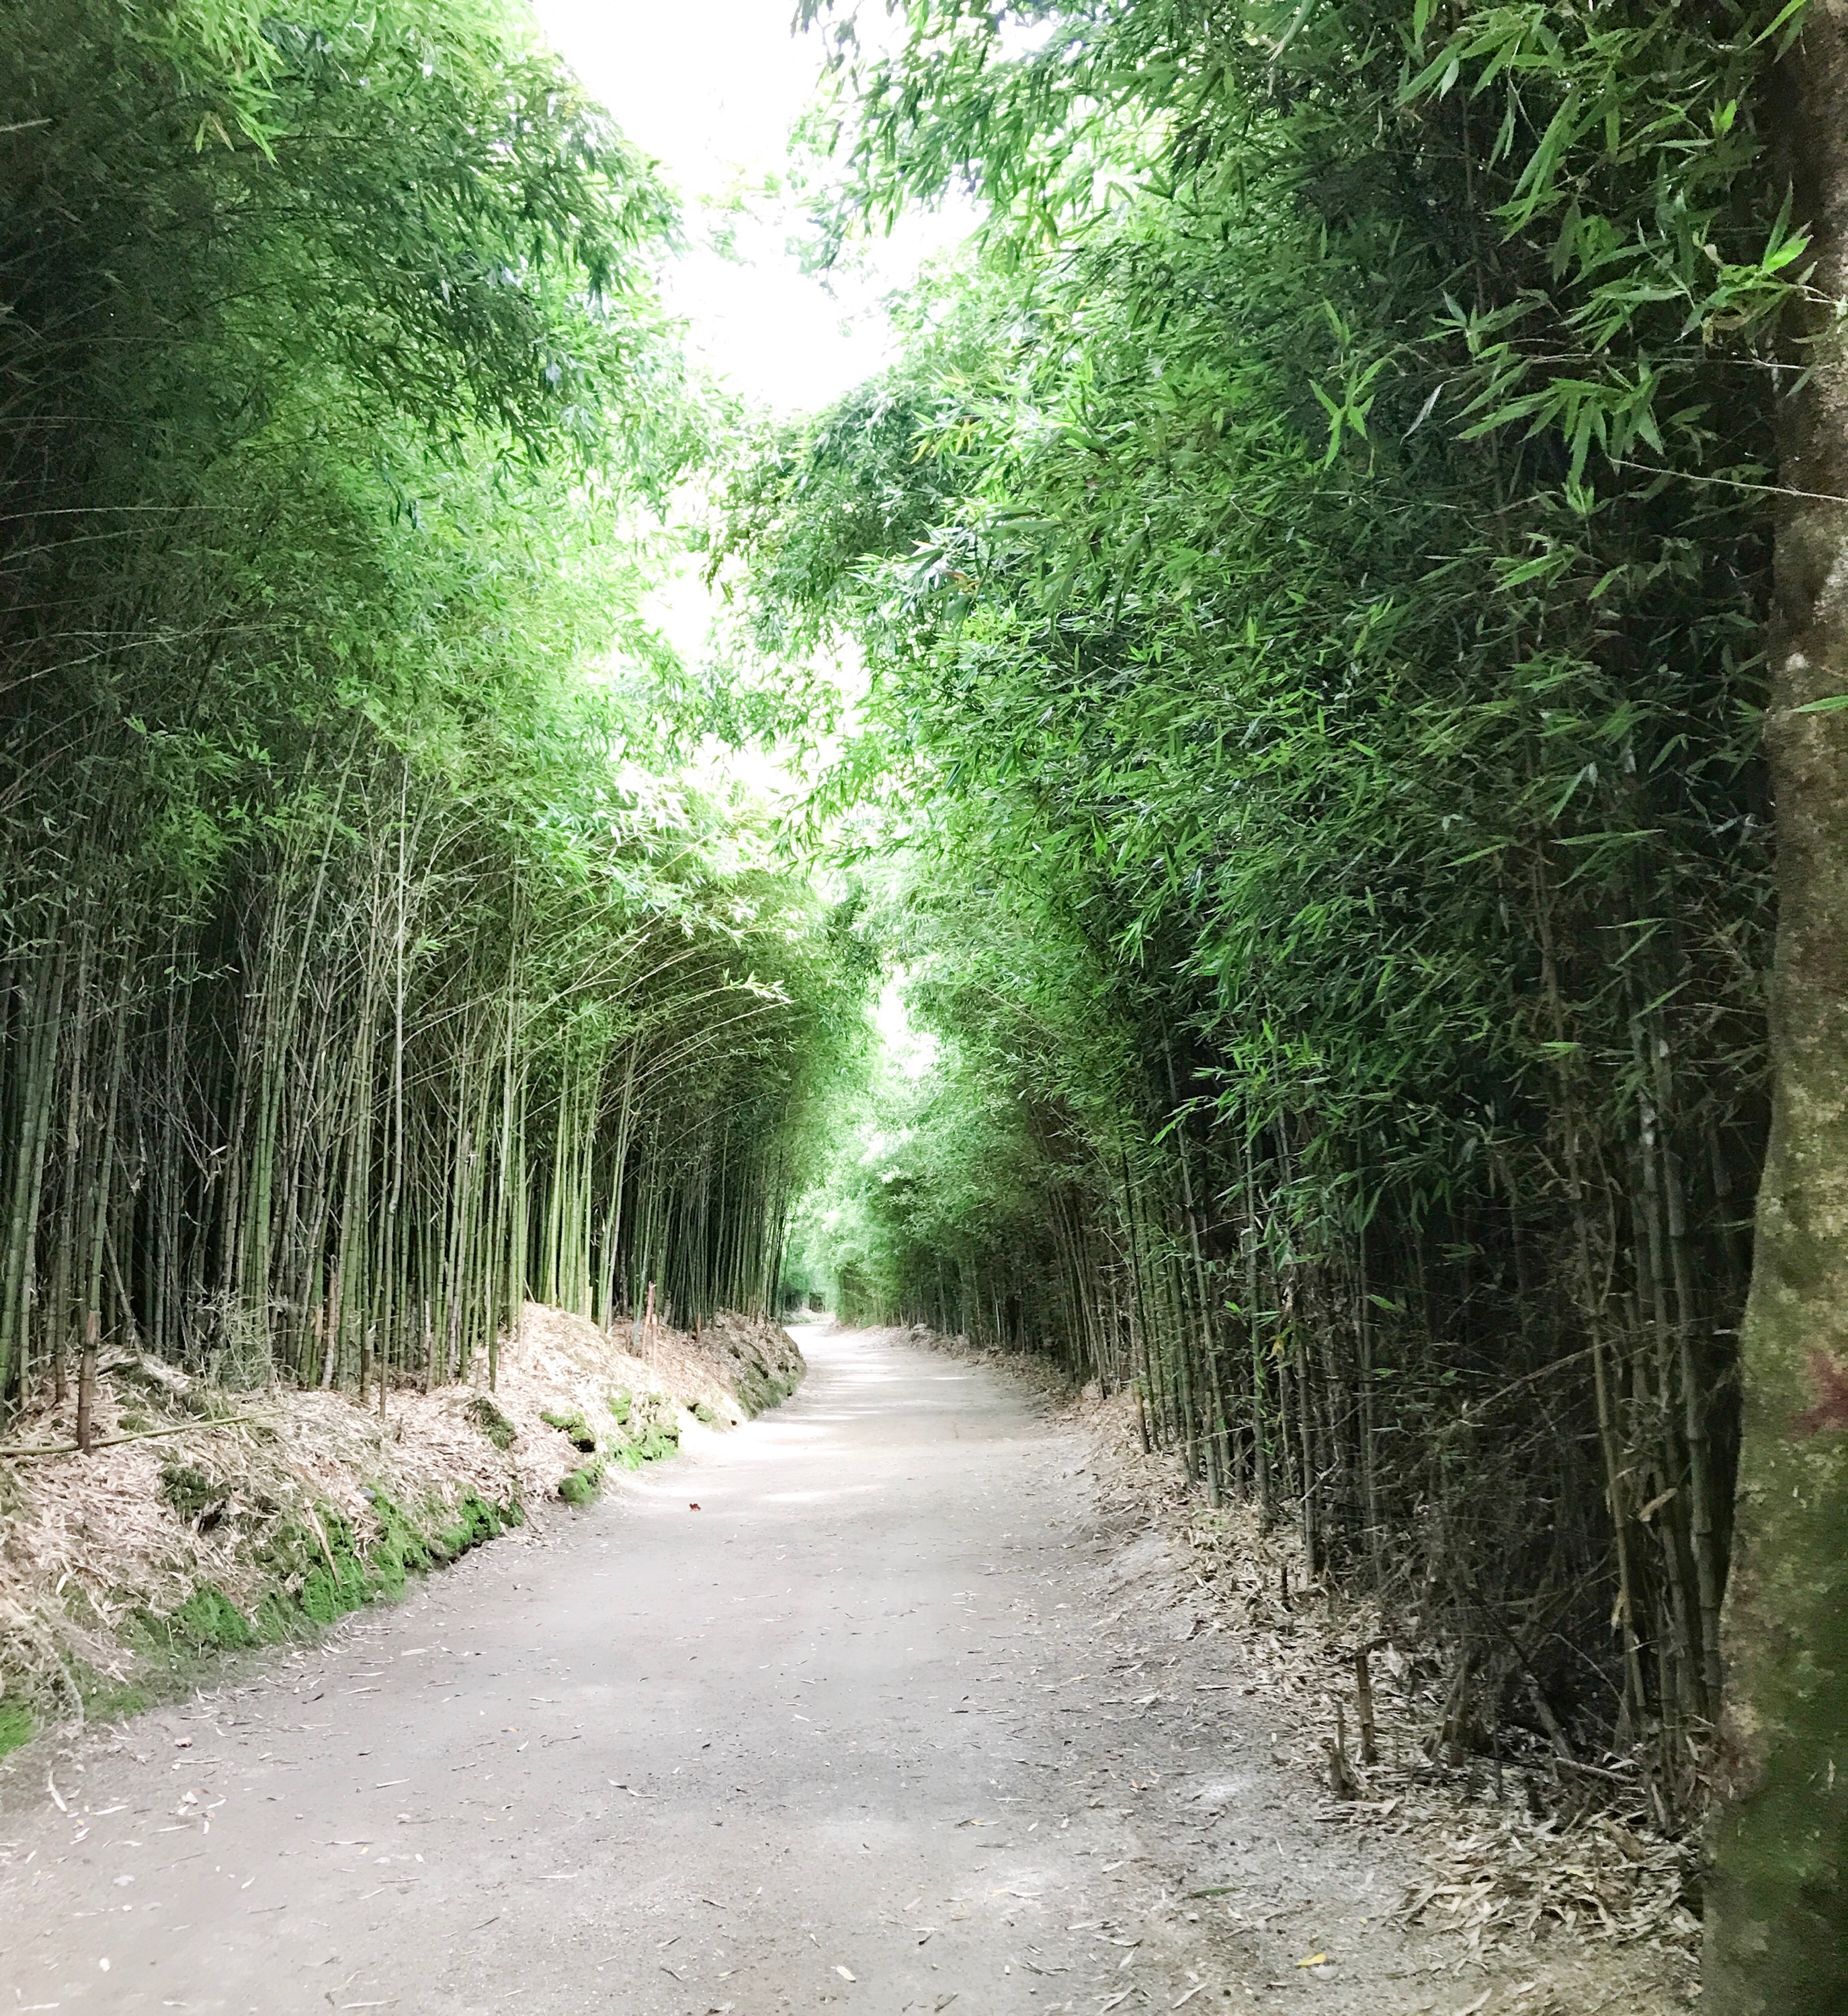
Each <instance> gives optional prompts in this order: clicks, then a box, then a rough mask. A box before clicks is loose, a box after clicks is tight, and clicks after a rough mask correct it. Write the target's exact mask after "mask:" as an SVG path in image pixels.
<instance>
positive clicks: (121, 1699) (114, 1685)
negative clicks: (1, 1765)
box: [0, 1667, 153, 1749]
mask: <svg viewBox="0 0 1848 2016" xmlns="http://www.w3.org/2000/svg"><path fill="white" fill-rule="evenodd" d="M75 1678H76V1680H77V1692H78V1693H79V1694H81V1695H82V1696H83V1702H84V1717H85V1720H86V1721H88V1722H125V1721H127V1719H128V1717H129V1716H130V1715H139V1714H141V1713H142V1711H143V1710H144V1709H146V1708H149V1707H151V1706H152V1705H153V1703H152V1701H150V1699H149V1695H148V1690H147V1689H146V1687H140V1686H138V1685H137V1684H136V1683H135V1682H134V1681H132V1680H114V1679H110V1678H109V1677H108V1676H107V1675H106V1674H103V1673H95V1672H91V1671H90V1670H89V1669H88V1668H87V1667H85V1668H81V1669H79V1670H78V1671H77V1673H76V1675H75ZM4 1748H5V1741H4V1739H0V1749H4Z"/></svg>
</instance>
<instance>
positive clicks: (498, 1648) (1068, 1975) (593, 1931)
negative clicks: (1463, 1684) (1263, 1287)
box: [0, 1332, 1589, 2016]
mask: <svg viewBox="0 0 1848 2016" xmlns="http://www.w3.org/2000/svg"><path fill="white" fill-rule="evenodd" d="M805 1350H806V1352H807V1353H808V1355H809V1359H810V1364H811V1367H812V1369H811V1371H810V1373H809V1380H808V1382H807V1384H805V1386H804V1388H803V1389H802V1391H801V1393H800V1394H799V1395H798V1396H797V1398H796V1399H794V1401H792V1402H790V1403H788V1404H787V1406H784V1407H783V1408H782V1409H780V1411H779V1412H777V1413H775V1414H773V1415H770V1416H769V1417H765V1419H763V1420H761V1421H758V1422H757V1423H755V1424H752V1425H751V1426H750V1427H746V1428H744V1429H743V1430H740V1431H737V1433H735V1434H733V1435H728V1436H725V1437H723V1438H715V1439H714V1440H713V1441H712V1442H711V1443H710V1444H709V1445H707V1446H706V1447H705V1448H704V1449H702V1450H701V1452H699V1453H697V1454H694V1455H692V1456H689V1457H687V1458H686V1459H684V1460H680V1461H677V1462H675V1463H670V1464H668V1465H666V1466H665V1467H661V1468H660V1469H657V1470H655V1471H651V1472H649V1473H647V1474H645V1475H644V1476H643V1478H639V1479H638V1480H636V1481H635V1482H634V1483H632V1485H629V1486H627V1487H626V1488H625V1489H622V1490H621V1492H617V1493H614V1494H613V1495H612V1496H611V1497H610V1498H608V1499H607V1500H606V1501H605V1502H604V1503H602V1504H600V1505H599V1506H596V1507H593V1508H592V1509H590V1510H588V1511H586V1512H585V1513H583V1514H579V1515H577V1516H576V1517H574V1518H573V1519H572V1520H571V1522H570V1524H569V1525H568V1527H560V1526H558V1525H553V1528H551V1531H550V1534H549V1537H548V1538H547V1539H546V1540H545V1541H544V1542H542V1543H541V1542H535V1541H533V1540H530V1539H529V1540H525V1541H521V1540H518V1539H513V1540H509V1541H503V1542H501V1543H497V1544H496V1545H495V1546H493V1547H492V1548H491V1549H489V1550H486V1551H485V1553H481V1554H479V1555H477V1556H474V1557H471V1558H470V1560H468V1561H464V1562H463V1564H460V1565H459V1567H458V1568H455V1569H452V1570H451V1571H448V1572H447V1573H445V1574H444V1575H438V1576H436V1577H434V1578H432V1579H430V1581H428V1582H426V1583H424V1584H423V1585H421V1586H420V1587H419V1588H418V1589H416V1591H415V1592H414V1593H412V1596H411V1597H409V1599H408V1600H406V1601H405V1603H404V1604H402V1605H401V1606H399V1607H397V1608H395V1609H393V1610H391V1611H378V1612H373V1613H370V1614H369V1615H366V1616H365V1617H363V1618H358V1619H355V1620H354V1621H353V1622H351V1623H350V1624H349V1625H347V1626H346V1627H345V1628H344V1629H342V1630H340V1631H339V1632H337V1633H334V1634H333V1635H332V1636H330V1637H329V1638H328V1639H327V1640H324V1641H323V1642H322V1643H321V1644H320V1645H319V1646H318V1647H315V1648H314V1650H313V1651H312V1652H310V1653H305V1654H296V1655H293V1656H291V1657H290V1658H280V1659H278V1660H276V1661H275V1662H274V1664H273V1665H272V1667H271V1668H270V1669H268V1671H267V1672H265V1673H264V1674H262V1675H261V1676H260V1677H259V1678H258V1679H256V1680H255V1681H254V1683H250V1684H246V1685H243V1686H240V1687H225V1688H223V1689H221V1690H218V1692H217V1693H215V1694H211V1695H209V1696H204V1697H200V1698H198V1699H196V1700H195V1701H193V1702H192V1703H190V1704H189V1705H187V1706H186V1708H181V1709H176V1710H173V1711H169V1712H160V1713H157V1714H154V1715H149V1716H146V1717H144V1718H142V1719H141V1720H139V1721H138V1722H136V1723H132V1724H131V1725H129V1726H128V1728H127V1729H126V1730H124V1731H121V1732H116V1733H113V1734H110V1735H104V1734H103V1733H97V1734H95V1735H94V1736H92V1737H88V1738H87V1739H86V1740H85V1744H83V1745H81V1746H80V1748H78V1750H77V1752H76V1753H75V1758H74V1759H66V1760H65V1761H63V1762H59V1764H58V1766H56V1778H57V1784H58V1790H59V1795H60V1796H61V1797H62V1798H63V1800H64V1802H65V1803H66V1805H67V1807H68V1809H69V1812H68V1813H67V1814H65V1813H59V1811H58V1810H57V1809H56V1808H55V1807H54V1806H53V1805H52V1804H51V1802H50V1801H49V1798H45V1797H44V1796H42V1795H41V1797H40V1798H38V1801H37V1802H36V1804H34V1805H33V1806H32V1807H31V1809H27V1810H16V1811H15V1812H14V1813H12V1814H11V1815H10V1816H9V1817H7V1818H6V1819H5V1820H3V1821H0V1835H3V1836H4V1837H5V1842H4V1849H5V1859H6V1867H5V1870H4V1873H3V1874H0V1928H4V1930H3V1931H0V2016H9V2012H11V2011H23V2010H49V2009H52V2008H57V2009H60V2010H64V2011H100V2010H106V2011H143V2010H146V2011H154V2010H168V2009H182V2010H187V2011H195V2012H199V2011H236V2012H240V2016H241V2012H243V2011H251V2012H261V2016H291V2013H292V2012H295V2011H314V2012H316V2016H323V2012H325V2011H328V2010H329V2009H332V2010H334V2011H348V2010H381V2011H384V2010H393V2011H413V2012H421V2011H432V2012H442V2016H449V2012H455V2016H463V2012H467V2016H528V2012H530V2016H549V2012H557V2016H567V2012H568V2013H569V2016H582V2012H584V2011H615V2012H621V2016H708V2012H711V2011H728V2012H729V2011H736V2012H738V2016H776V2012H778V2011H782V2010H784V2009H786V2008H788V2009H811V2008H814V2007H819V2006H820V2005H822V2004H824V2003H827V2004H837V2003H838V2004H839V2005H841V2007H842V2008H843V2009H848V2008H858V2009H860V2010H863V2011H868V2012H877V2016H902V2013H903V2012H906V2011H913V2010H916V2011H930V2012H933V2016H935V2012H940V2011H948V2010H952V2009H953V2011H954V2016H1022V2012H1027V2011H1036V2012H1048V2011H1087V2012H1092V2016H1098V2012H1103V2016H1108V2012H1109V2011H1111V2010H1112V2009H1119V2010H1121V2011H1123V2012H1125V2016H1140V2011H1143V2010H1144V2009H1147V2008H1162V2009H1168V2008H1173V2007H1187V2008H1189V2009H1191V2010H1193V2011H1195V2012H1198V2011H1202V2010H1205V2009H1209V2008H1217V2009H1230V2008H1248V2007H1253V2006H1259V2007H1265V2008H1266V2009H1277V2008H1280V2007H1296V2006H1298V2005H1299V2003H1301V2004H1313V2005H1314V2006H1316V2007H1319V2008H1322V2009H1327V2010H1331V2011H1348V2010H1353V2011H1360V2010H1367V2011H1393V2012H1396V2011H1407V2012H1410V2011H1427V2010H1428V2011H1443V2012H1453V2011H1463V2010H1468V2009H1481V2010H1483V2011H1497V2012H1498V2011H1500V2010H1502V2009H1503V2008H1504V2007H1506V2008H1508V2009H1509V2010H1518V2011H1522V2016H1539V2012H1540V2011H1541V2010H1542V2009H1544V2007H1545V2006H1546V2004H1545V2003H1544V2001H1543V2000H1536V1999H1535V1997H1534V1996H1533V1994H1532V1993H1531V1991H1530V1992H1529V1994H1527V1995H1526V1996H1521V1995H1519V1994H1518V1993H1517V1991H1518V1987H1519V1983H1520V1977H1519V1975H1518V1973H1516V1974H1514V1975H1508V1976H1507V1977H1506V1978H1505V1979H1502V1978H1499V1977H1498V1978H1496V1979H1493V1980H1492V1979H1491V1978H1490V1977H1489V1976H1487V1975H1484V1974H1482V1972H1480V1971H1472V1973H1470V1974H1468V1975H1464V1976H1463V1977H1461V1978H1458V1977H1457V1975H1455V1974H1454V1972H1453V1969H1454V1967H1455V1966H1456V1964H1457V1961H1458V1960H1460V1959H1461V1957H1462V1954H1461V1948H1460V1946H1459V1943H1458V1942H1455V1941H1454V1940H1453V1941H1451V1942H1448V1944H1447V1945H1446V1943H1445V1942H1442V1941H1438V1940H1433V1939H1431V1938H1429V1937H1427V1936H1422V1935H1415V1936H1411V1937H1407V1936H1405V1935H1400V1933H1398V1932H1396V1931H1392V1930H1390V1929H1389V1928H1385V1926H1384V1925H1383V1924H1382V1923H1381V1918H1382V1914H1383V1913H1384V1912H1385V1910H1387V1909H1389V1906H1390V1904H1391V1903H1392V1902H1393V1901H1395V1900H1396V1898H1397V1896H1398V1895H1399V1894H1400V1890H1399V1885H1400V1881H1401V1879H1402V1877H1403V1874H1404V1873H1405V1872H1403V1870H1400V1868H1399V1867H1397V1866H1396V1864H1395V1863H1392V1861H1391V1860H1390V1859H1389V1855H1390V1851H1389V1848H1388V1847H1387V1846H1386V1845H1384V1844H1381V1843H1379V1842H1378V1841H1368V1840H1367V1839H1364V1838H1360V1837H1359V1836H1357V1835H1351V1834H1348V1833H1346V1832H1345V1831H1342V1830H1338V1829H1334V1828H1331V1827H1327V1826H1325V1825H1320V1824H1318V1823H1317V1821H1316V1820H1315V1818H1314V1812H1313V1809H1314V1807H1315V1805H1316V1803H1317V1802H1316V1801H1315V1799H1314V1798H1313V1792H1312V1791H1311V1789H1310V1788H1309V1787H1307V1786H1306V1784H1305V1783H1304V1781H1303V1780H1302V1777H1301V1775H1300V1773H1296V1772H1294V1771H1292V1770H1289V1769H1284V1768H1283V1767H1280V1766H1276V1765H1273V1763H1272V1762H1271V1761H1270V1744H1269V1738H1268V1736H1267V1734H1266V1731H1265V1730H1264V1729H1263V1726H1261V1724H1260V1723H1257V1722H1255V1720H1254V1721H1252V1722H1251V1723H1246V1722H1242V1721H1241V1719H1240V1717H1241V1713H1242V1714H1245V1715H1248V1716H1251V1717H1254V1718H1255V1716H1256V1715H1257V1714H1258V1712H1259V1711H1258V1705H1257V1704H1255V1703H1253V1704H1249V1705H1242V1706H1241V1699H1240V1696H1239V1694H1238V1692H1237V1689H1236V1687H1233V1686H1231V1685H1230V1684H1228V1683H1227V1680H1226V1679H1225V1677H1224V1676H1223V1672H1222V1671H1221V1670H1220V1669H1219V1668H1218V1667H1216V1665H1215V1658H1214V1654H1215V1647H1216V1640H1214V1639H1213V1638H1212V1636H1211V1635H1210V1634H1209V1635H1205V1636H1197V1637H1193V1638H1191V1639H1189V1638H1184V1637H1183V1636H1181V1635H1180V1634H1181V1633H1183V1632H1184V1631H1186V1630H1187V1629H1188V1620H1187V1617H1186V1614H1185V1609H1184V1606H1183V1607H1182V1608H1181V1609H1180V1611H1176V1609H1175V1607H1173V1599H1174V1597H1175V1593H1176V1586H1175V1583H1174V1581H1173V1574H1172V1565H1173V1564H1172V1562H1171V1561H1167V1560H1166V1558H1165V1546H1164V1544H1163V1543H1161V1542H1160V1541H1159V1540H1158V1539H1155V1537H1153V1536H1151V1535H1133V1534H1129V1535H1126V1534H1122V1533H1121V1532H1108V1531H1105V1530H1104V1528H1103V1527H1102V1526H1101V1524H1100V1523H1099V1521H1097V1517H1096V1514H1095V1510H1094V1502H1095V1501H1094V1491H1095V1485H1094V1484H1093V1481H1092V1479H1091V1478H1090V1477H1089V1475H1088V1474H1086V1472H1085V1470H1084V1464H1085V1463H1086V1460H1087V1453H1088V1452H1087V1448H1086V1444H1085V1442H1084V1440H1083V1437H1082V1436H1081V1435H1079V1432H1078V1431H1076V1430H1075V1429H1072V1428H1070V1427H1066V1426H1064V1425H1063V1424H1060V1423H1059V1422H1057V1421H1056V1420H1052V1419H1050V1418H1048V1417H1046V1415H1045V1414H1044V1413H1043V1410H1042V1409H1041V1408H1040V1406H1039V1404H1038V1403H1037V1402H1035V1401H1034V1400H1033V1399H1032V1398H1031V1397H1030V1396H1028V1395H1025V1394H1024V1393H1023V1392H1022V1391H1021V1390H1020V1389H1019V1388H1018V1387H1017V1386H1016V1385H1014V1384H1013V1383H1012V1382H1010V1381H1007V1380H1006V1379H1004V1378H1002V1377H1000V1376H998V1375H996V1374H995V1373H992V1372H990V1371H988V1370H983V1369H982V1368H980V1367H974V1366H966V1365H964V1364H962V1363H958V1362H956V1361H955V1360H953V1359H946V1358H942V1357H939V1356H935V1355H931V1354H930V1353H928V1352H926V1351H924V1350H922V1349H921V1348H917V1347H916V1346H913V1345H910V1344H908V1343H905V1342H902V1341H896V1340H895V1339H893V1338H892V1337H889V1336H888V1335H886V1334H873V1333H830V1332H820V1333H813V1334H808V1335H807V1336H806V1337H805ZM695 1507H697V1509H694V1508H695ZM1164 1577H1165V1578H1166V1579H1165V1581H1164ZM1217 1642H1223V1641H1217ZM80 1762H81V1769H80V1768H79V1764H80ZM1201 1891H1210V1892H1214V1893H1216V1894H1214V1895H1211V1896H1198V1895H1191V1894H1190V1893H1193V1892H1201ZM1317 1953H1325V1954H1327V1956H1328V1961H1327V1964H1326V1965H1324V1966H1322V1967H1302V1966H1299V1964H1298V1963H1299V1962H1300V1961H1302V1960H1308V1959H1310V1958H1311V1957H1313V1956H1314V1955H1316V1954H1317ZM1585 2006H1589V2005H1585Z"/></svg>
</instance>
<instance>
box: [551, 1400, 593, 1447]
mask: <svg viewBox="0 0 1848 2016" xmlns="http://www.w3.org/2000/svg"><path fill="white" fill-rule="evenodd" d="M539 1419H540V1420H542V1421H543V1422H544V1423H545V1424H546V1427H549V1428H556V1429H557V1431H558V1432H559V1433H560V1435H565V1436H568V1437H569V1438H570V1440H571V1446H572V1448H573V1449H582V1451H583V1452H584V1453H585V1455H586V1456H588V1455H589V1454H590V1453H592V1452H593V1450H594V1449H596V1430H595V1429H594V1428H593V1427H591V1425H590V1424H589V1422H588V1421H587V1420H585V1418H584V1410H583V1409H582V1408H581V1407H562V1408H554V1407H547V1408H546V1409H543V1410H542V1412H541V1413H540V1415H539Z"/></svg>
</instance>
